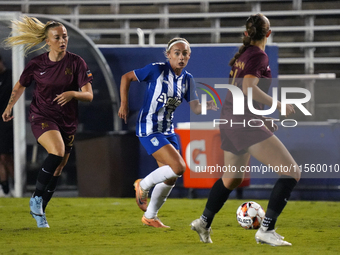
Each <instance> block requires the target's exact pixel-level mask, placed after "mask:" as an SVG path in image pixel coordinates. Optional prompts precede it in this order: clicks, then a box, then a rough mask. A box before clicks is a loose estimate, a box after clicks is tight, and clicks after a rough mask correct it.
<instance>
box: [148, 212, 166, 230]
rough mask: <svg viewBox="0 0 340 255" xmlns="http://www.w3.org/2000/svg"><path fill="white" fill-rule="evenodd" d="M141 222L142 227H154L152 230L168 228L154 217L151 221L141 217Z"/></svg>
mask: <svg viewBox="0 0 340 255" xmlns="http://www.w3.org/2000/svg"><path fill="white" fill-rule="evenodd" d="M142 222H143V224H144V225H147V226H150V227H154V228H170V227H169V226H166V225H164V224H163V223H162V222H161V220H160V219H159V218H158V217H155V218H153V219H148V218H146V217H145V216H144V215H143V217H142Z"/></svg>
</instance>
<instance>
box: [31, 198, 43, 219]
mask: <svg viewBox="0 0 340 255" xmlns="http://www.w3.org/2000/svg"><path fill="white" fill-rule="evenodd" d="M42 204H43V199H42V197H38V196H35V197H31V199H30V209H31V212H32V213H33V214H35V215H39V216H43V215H44V212H43V208H42Z"/></svg>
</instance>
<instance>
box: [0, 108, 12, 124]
mask: <svg viewBox="0 0 340 255" xmlns="http://www.w3.org/2000/svg"><path fill="white" fill-rule="evenodd" d="M13 118H14V117H13V116H12V110H8V109H7V108H6V109H5V111H4V113H3V114H2V120H3V121H4V122H8V121H10V120H12V119H13Z"/></svg>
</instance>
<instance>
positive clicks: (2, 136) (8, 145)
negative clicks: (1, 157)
mask: <svg viewBox="0 0 340 255" xmlns="http://www.w3.org/2000/svg"><path fill="white" fill-rule="evenodd" d="M0 154H13V128H12V127H10V128H6V129H0Z"/></svg>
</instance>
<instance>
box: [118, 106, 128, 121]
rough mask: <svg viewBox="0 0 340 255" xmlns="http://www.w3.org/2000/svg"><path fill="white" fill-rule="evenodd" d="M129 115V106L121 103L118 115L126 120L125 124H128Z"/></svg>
mask: <svg viewBox="0 0 340 255" xmlns="http://www.w3.org/2000/svg"><path fill="white" fill-rule="evenodd" d="M128 115H129V107H128V106H122V105H121V106H120V108H119V111H118V116H119V118H121V119H123V120H124V122H125V124H127V117H128Z"/></svg>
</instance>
